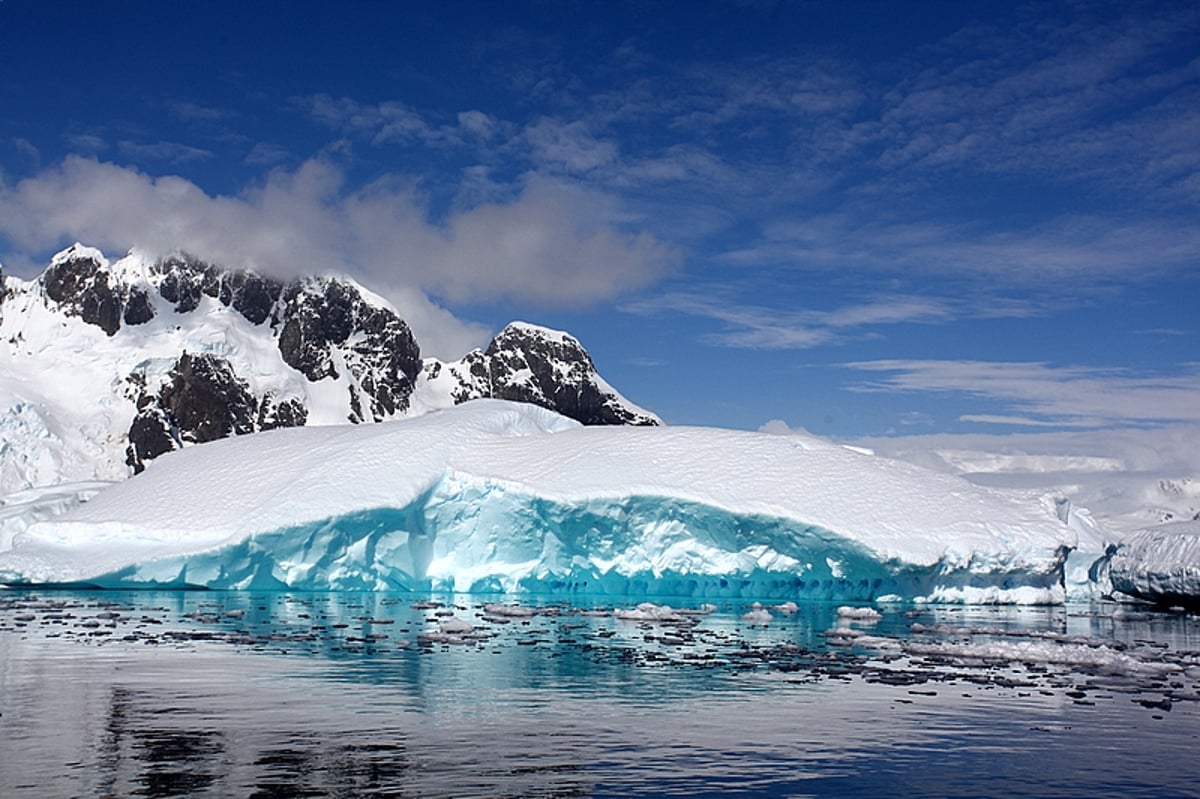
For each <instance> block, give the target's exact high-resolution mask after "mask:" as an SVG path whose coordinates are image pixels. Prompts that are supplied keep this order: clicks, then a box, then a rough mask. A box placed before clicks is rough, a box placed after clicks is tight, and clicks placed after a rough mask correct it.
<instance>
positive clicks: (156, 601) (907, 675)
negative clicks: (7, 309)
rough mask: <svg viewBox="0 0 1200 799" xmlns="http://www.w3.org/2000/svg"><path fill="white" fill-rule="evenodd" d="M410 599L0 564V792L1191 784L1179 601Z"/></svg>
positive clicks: (296, 793)
mask: <svg viewBox="0 0 1200 799" xmlns="http://www.w3.org/2000/svg"><path fill="white" fill-rule="evenodd" d="M427 600H430V598H429V597H415V598H414V597H412V596H407V595H406V596H398V595H386V594H385V595H363V594H282V593H279V594H242V593H208V592H194V593H155V592H137V593H114V592H98V593H88V592H23V591H4V592H0V796H2V797H14V798H15V797H127V796H143V797H182V796H197V797H320V796H336V797H357V796H364V797H366V796H403V797H468V796H480V797H496V796H503V797H522V796H537V797H552V796H553V797H558V796H580V797H617V796H647V797H649V796H744V797H789V796H794V797H800V796H848V795H855V796H879V795H890V796H899V797H909V796H911V797H918V796H920V797H925V796H946V797H984V796H996V797H1010V796H1030V797H1033V796H1038V797H1067V796H1071V797H1076V796H1078V797H1085V796H1088V797H1090V796H1100V795H1107V796H1122V797H1127V796H1144V797H1174V796H1200V619H1197V617H1195V616H1189V615H1185V614H1178V613H1165V612H1144V611H1138V610H1130V609H1117V608H1115V607H1114V606H1111V605H1109V606H1103V607H1101V606H1072V607H1067V608H1041V609H1031V608H991V609H989V608H912V607H894V608H886V609H884V612H883V617H882V618H881V619H878V620H870V619H862V620H859V619H853V618H850V617H848V616H846V615H842V616H839V615H838V611H837V608H836V607H835V606H833V605H819V604H818V605H807V606H802V607H801V608H799V609H798V611H797V612H794V613H790V614H789V613H784V612H781V611H779V610H778V609H776V610H773V611H771V612H772V618H771V620H770V622H769V623H768V624H766V625H765V626H763V625H761V624H754V623H752V622H751V621H749V620H746V619H743V614H745V613H747V612H748V611H750V610H751V608H750V607H748V606H747V605H746V604H744V603H740V602H738V603H727V604H724V605H721V606H719V607H717V608H716V609H715V610H714V611H712V612H711V613H707V614H706V615H697V616H687V617H684V618H683V619H681V620H668V621H666V622H665V623H664V622H650V621H637V620H624V619H618V618H615V617H614V616H613V615H612V613H611V612H605V613H600V612H598V611H591V609H592V608H593V606H594V604H596V603H592V602H584V601H581V600H579V599H574V598H573V599H572V603H571V604H570V605H566V604H555V603H553V602H550V601H548V602H545V603H543V604H542V606H541V607H540V609H539V610H538V612H537V613H536V615H530V616H522V615H514V614H516V613H519V611H509V612H508V615H497V613H496V611H495V610H493V611H491V612H489V611H487V610H485V607H484V606H485V604H486V603H488V602H491V601H497V600H495V598H487V597H464V596H453V597H435V598H432V600H433V601H427ZM603 601H604V600H597V602H603ZM607 601H608V602H609V603H611V599H609V600H607ZM439 603H440V604H439ZM689 604H690V603H687V602H684V601H680V603H679V606H680V607H684V608H687V607H688V606H689ZM630 606H631V605H630V604H628V603H623V604H621V605H618V607H630ZM604 607H605V609H606V610H611V609H612V607H613V605H612V604H607V605H605V606H604ZM693 607H694V603H693ZM583 611H591V612H586V613H585V612H583ZM451 618H453V619H454V620H456V621H449V622H448V620H449V619H451ZM461 622H466V623H467V624H469V625H471V627H472V628H473V630H467V629H466V627H464V626H463V625H462V624H461ZM443 630H445V632H443Z"/></svg>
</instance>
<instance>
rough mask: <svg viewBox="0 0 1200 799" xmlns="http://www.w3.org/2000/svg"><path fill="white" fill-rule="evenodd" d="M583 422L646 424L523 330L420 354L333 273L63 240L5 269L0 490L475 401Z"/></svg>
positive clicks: (585, 361)
mask: <svg viewBox="0 0 1200 799" xmlns="http://www.w3.org/2000/svg"><path fill="white" fill-rule="evenodd" d="M491 396H496V397H502V398H507V399H517V400H521V401H526V402H534V403H537V404H541V405H543V406H546V407H550V408H554V409H556V410H559V411H561V412H563V413H566V414H567V415H570V416H572V417H574V418H578V419H580V420H582V421H584V422H587V423H590V424H606V423H607V424H626V423H633V424H654V423H657V419H656V418H655V417H654V416H653V415H652V414H648V413H646V412H645V411H643V410H641V409H640V408H638V407H637V406H635V405H633V404H631V403H629V402H628V401H627V400H625V399H624V398H622V397H621V396H620V395H619V394H617V393H616V392H615V391H612V390H611V388H610V387H608V386H607V384H605V383H604V381H603V380H602V379H601V378H600V377H599V375H598V374H597V373H596V371H595V367H594V365H593V364H592V362H591V359H590V358H589V357H588V355H587V353H586V352H585V351H584V350H583V348H582V347H581V346H580V345H579V343H578V342H577V341H575V340H574V339H572V338H571V337H570V336H567V335H566V334H563V333H558V332H556V331H548V330H544V329H542V328H536V327H534V326H532V325H526V324H521V323H517V324H514V325H510V326H509V327H508V328H506V329H505V330H504V331H502V333H501V334H500V335H499V336H497V338H496V340H495V341H493V342H492V345H491V346H490V347H489V348H488V349H487V351H486V352H478V351H477V352H474V353H471V354H469V355H468V356H467V357H466V358H464V359H463V360H462V361H458V362H454V363H450V364H442V363H439V362H437V361H434V360H430V359H427V360H422V358H421V354H420V349H419V346H418V343H417V342H416V340H415V339H414V338H413V335H412V333H411V331H410V330H409V328H408V325H406V324H405V322H404V320H403V319H401V318H400V317H399V316H398V315H397V314H396V312H395V311H394V309H392V308H391V307H390V306H389V305H388V303H387V302H386V301H385V300H383V299H382V298H380V297H378V296H376V295H374V294H372V293H371V292H369V291H368V290H366V289H364V288H363V287H362V286H359V285H357V284H356V283H354V282H353V281H351V280H349V279H345V278H334V277H308V278H299V279H295V280H292V281H290V282H286V283H284V282H280V281H277V280H273V279H271V278H268V277H264V276H261V275H257V274H255V273H253V272H250V271H244V270H230V269H224V268H222V267H219V266H215V265H213V264H208V263H204V262H203V261H200V260H198V259H196V258H193V257H191V256H187V255H183V254H179V255H173V256H170V257H166V258H159V259H151V258H149V257H146V256H144V255H142V254H139V253H137V252H131V253H130V254H128V255H127V256H125V257H124V258H122V259H120V260H118V261H115V262H111V263H110V262H109V261H108V260H107V259H106V258H105V257H104V255H103V254H102V253H101V252H99V251H98V250H95V249H91V248H88V247H84V246H82V245H78V244H76V245H74V246H72V247H70V248H68V249H66V250H64V251H63V252H61V253H59V254H58V255H56V256H55V257H54V258H53V259H52V261H51V263H50V265H49V266H48V267H47V269H46V270H45V272H44V273H43V274H42V275H41V276H39V277H38V278H37V279H35V280H32V281H21V280H17V279H14V278H11V277H4V276H0V494H6V493H10V492H13V491H21V490H24V489H27V488H30V487H34V486H48V485H54V484H59V483H63V482H68V481H80V480H119V479H123V478H124V477H126V476H127V475H128V474H129V473H130V472H131V471H137V470H140V469H142V468H144V467H145V465H146V463H147V462H149V461H150V460H151V459H153V458H155V457H157V456H159V455H161V454H163V453H164V452H169V451H172V450H174V449H178V448H180V447H182V446H186V445H188V444H192V443H201V442H206V441H212V440H215V439H219V438H224V437H226V436H229V435H237V434H242V433H249V432H255V431H260V430H269V429H272V428H276V427H292V426H297V425H304V424H308V425H328V424H343V423H346V422H369V421H381V420H384V419H391V418H396V417H404V416H408V415H413V414H416V413H420V412H424V411H427V410H430V409H432V408H438V407H446V406H448V405H452V404H454V403H457V402H463V401H465V400H467V399H473V398H477V397H491Z"/></svg>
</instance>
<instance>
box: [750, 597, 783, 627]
mask: <svg viewBox="0 0 1200 799" xmlns="http://www.w3.org/2000/svg"><path fill="white" fill-rule="evenodd" d="M774 618H775V617H774V616H772V615H771V611H769V610H767V609H766V608H764V607H763V606H762V605H760V604H759V603H758V602H755V603H754V604H753V605H751V606H750V612H749V613H743V614H742V621H748V622H750V623H751V624H762V625H764V626H765V625H767V624H770V623H771V622H772V621H773V620H774Z"/></svg>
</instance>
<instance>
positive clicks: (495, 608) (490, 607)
mask: <svg viewBox="0 0 1200 799" xmlns="http://www.w3.org/2000/svg"><path fill="white" fill-rule="evenodd" d="M483 612H484V613H485V614H486V615H488V616H500V617H501V618H528V617H530V616H536V615H537V613H538V611H537V608H531V607H528V606H525V605H503V604H500V603H498V602H493V603H490V604H487V605H484V606H483Z"/></svg>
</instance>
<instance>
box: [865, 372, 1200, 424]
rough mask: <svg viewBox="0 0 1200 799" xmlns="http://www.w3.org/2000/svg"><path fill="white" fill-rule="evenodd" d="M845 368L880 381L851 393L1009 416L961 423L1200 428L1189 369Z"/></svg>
mask: <svg viewBox="0 0 1200 799" xmlns="http://www.w3.org/2000/svg"><path fill="white" fill-rule="evenodd" d="M846 366H847V367H849V368H851V369H855V370H859V371H867V372H874V373H879V374H880V375H881V377H879V378H878V379H875V380H872V381H870V382H866V383H860V384H859V385H857V386H851V390H854V391H862V392H932V393H956V394H963V395H967V396H974V397H979V398H981V399H985V400H989V401H994V402H998V403H999V404H1000V405H1001V406H1003V407H1004V408H1005V409H1006V410H1008V411H1011V414H1007V413H1006V414H999V415H987V414H975V415H972V416H970V417H966V418H968V419H970V420H973V421H986V422H990V423H1006V424H1021V425H1025V426H1028V425H1041V424H1046V425H1053V426H1059V427H1077V426H1096V427H1100V426H1113V425H1117V426H1121V425H1147V424H1156V425H1157V424H1166V423H1172V422H1200V368H1197V366H1196V365H1195V364H1191V365H1182V366H1180V367H1179V370H1178V371H1177V372H1176V373H1174V374H1135V373H1133V372H1131V371H1129V370H1126V369H1103V368H1096V367H1084V366H1062V367H1054V366H1050V365H1047V364H1044V363H1002V362H991V361H945V360H880V361H863V362H858V363H849V364H846ZM1005 418H1007V419H1008V421H1004V419H1005Z"/></svg>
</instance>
